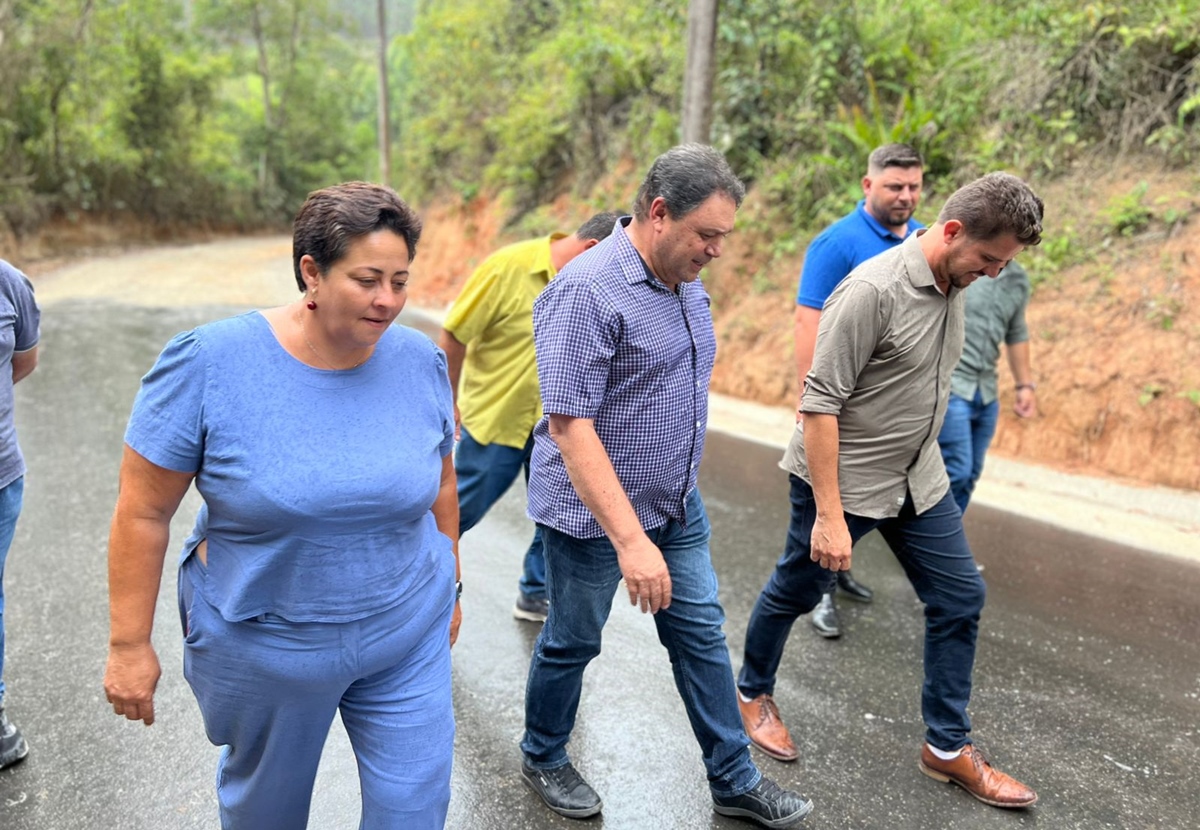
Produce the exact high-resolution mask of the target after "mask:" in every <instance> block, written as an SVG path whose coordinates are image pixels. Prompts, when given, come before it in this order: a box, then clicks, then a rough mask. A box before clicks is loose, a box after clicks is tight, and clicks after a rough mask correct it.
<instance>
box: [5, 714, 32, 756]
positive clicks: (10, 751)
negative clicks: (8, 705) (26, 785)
mask: <svg viewBox="0 0 1200 830" xmlns="http://www.w3.org/2000/svg"><path fill="white" fill-rule="evenodd" d="M28 754H29V745H28V744H27V743H25V739H24V738H23V737H21V730H20V729H17V727H16V724H14V723H12V722H11V721H9V719H8V715H6V714H4V710H3V709H0V769H4V768H5V767H11V766H12V765H13V764H15V763H17V762H18V761H20V760H21V759H22V758H24V757H25V756H26V755H28Z"/></svg>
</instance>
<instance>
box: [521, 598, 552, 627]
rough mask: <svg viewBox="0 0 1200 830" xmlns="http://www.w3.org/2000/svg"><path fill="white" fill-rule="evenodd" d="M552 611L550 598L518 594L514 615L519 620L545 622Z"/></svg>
mask: <svg viewBox="0 0 1200 830" xmlns="http://www.w3.org/2000/svg"><path fill="white" fill-rule="evenodd" d="M548 613H550V600H548V599H546V598H545V597H542V598H541V599H534V598H533V597H527V596H525V595H524V594H517V604H516V605H514V606H513V616H514V617H515V618H517V619H518V620H525V621H527V622H536V623H544V622H545V621H546V615H547V614H548Z"/></svg>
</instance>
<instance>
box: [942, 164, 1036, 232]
mask: <svg viewBox="0 0 1200 830" xmlns="http://www.w3.org/2000/svg"><path fill="white" fill-rule="evenodd" d="M1043 207H1044V206H1043V204H1042V200H1041V199H1039V198H1038V197H1037V194H1035V193H1034V192H1033V190H1031V189H1030V187H1029V185H1027V184H1025V182H1023V181H1021V180H1020V179H1019V178H1017V177H1016V176H1014V175H1012V174H1011V173H988V174H987V175H986V176H983V177H982V178H979V179H976V180H975V181H973V182H971V183H970V184H968V185H964V186H963V187H960V188H959V189H958V190H956V191H954V193H953V194H952V195H951V196H950V198H949V199H947V200H946V204H944V205H943V206H942V212H941V213H939V214H938V218H937V221H938V224H939V225H944V224H945V223H946V222H948V221H950V220H951V219H957V220H958V221H959V222H962V224H963V230H964V231H966V233H967V235H968V236H970V237H971V238H972V239H978V240H980V241H983V242H987V241H990V240H992V239H995V238H996V237H998V236H1003V235H1004V234H1012V235H1013V236H1015V237H1016V238H1017V241H1018V242H1020V243H1021V244H1022V245H1025V246H1029V245H1036V244H1038V243H1039V242H1041V241H1042V210H1043Z"/></svg>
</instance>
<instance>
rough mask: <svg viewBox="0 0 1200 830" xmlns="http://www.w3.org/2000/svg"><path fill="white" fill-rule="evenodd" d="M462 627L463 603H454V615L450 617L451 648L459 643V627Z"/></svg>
mask: <svg viewBox="0 0 1200 830" xmlns="http://www.w3.org/2000/svg"><path fill="white" fill-rule="evenodd" d="M460 625H462V603H461V602H458V601H456V602H455V603H454V613H452V614H451V615H450V647H451V648H454V644H455V643H456V642H457V641H458V627H459V626H460Z"/></svg>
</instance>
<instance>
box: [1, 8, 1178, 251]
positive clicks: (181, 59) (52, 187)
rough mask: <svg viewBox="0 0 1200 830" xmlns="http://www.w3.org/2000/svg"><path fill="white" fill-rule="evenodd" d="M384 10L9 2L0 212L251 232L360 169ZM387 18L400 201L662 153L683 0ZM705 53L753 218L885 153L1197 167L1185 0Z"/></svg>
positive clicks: (917, 13)
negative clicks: (1123, 158)
mask: <svg viewBox="0 0 1200 830" xmlns="http://www.w3.org/2000/svg"><path fill="white" fill-rule="evenodd" d="M373 7H374V3H368V2H366V0H0V48H3V54H4V60H3V61H0V150H2V154H0V218H2V220H3V221H4V222H6V223H7V224H8V226H9V227H10V228H11V229H13V230H15V231H16V232H22V231H24V230H27V229H29V228H32V227H35V226H36V225H38V224H39V223H40V222H42V221H44V219H45V218H46V217H47V216H49V215H52V214H54V213H62V212H74V211H83V212H97V213H106V214H108V213H113V212H119V211H127V212H132V213H135V214H137V215H138V216H140V217H143V218H147V219H151V220H156V221H162V222H211V223H219V224H226V225H228V224H247V225H248V224H256V223H262V222H272V221H279V220H281V219H285V218H286V217H288V216H289V215H290V214H291V212H292V211H293V210H294V208H295V206H296V205H297V203H298V202H299V200H300V199H302V198H303V196H304V194H305V193H306V192H307V191H308V190H311V189H312V188H315V187H319V186H321V185H324V184H328V183H331V182H333V181H337V180H343V179H348V178H362V177H370V176H372V175H374V173H375V171H376V170H377V166H376V162H375V147H376V138H377V137H376V122H375V109H376V101H375V95H376V77H375V63H376V57H375V51H374V50H375V41H374V30H373V26H374V16H373V14H372V13H371V10H372V9H373ZM389 9H390V14H391V18H390V20H391V26H392V30H393V31H395V32H403V34H400V35H398V36H397V37H396V38H395V39H394V40H393V46H392V49H391V52H390V58H389V61H390V64H389V75H390V82H391V83H390V86H391V89H392V91H393V95H394V98H395V101H394V102H393V112H394V113H395V118H394V124H393V125H392V129H393V133H394V135H393V138H394V140H395V147H396V158H395V162H394V164H393V170H394V171H395V172H394V173H393V179H394V180H393V182H392V184H394V185H396V186H397V187H398V188H400V189H401V191H402V192H404V193H405V195H407V196H409V197H410V198H413V199H415V200H417V201H424V202H429V201H431V200H433V199H434V198H444V197H445V196H451V197H453V198H461V199H470V198H473V197H474V196H476V195H477V194H480V193H487V194H497V195H502V196H503V197H504V198H505V200H506V203H507V204H509V205H511V206H512V208H513V211H514V213H515V214H516V216H517V217H518V218H519V217H520V216H522V215H525V214H528V213H529V212H530V211H534V210H536V209H537V207H538V206H539V205H542V204H544V203H546V202H547V201H549V200H551V199H553V198H555V197H557V196H559V195H561V194H563V193H573V194H574V195H576V196H579V197H582V198H589V197H594V196H596V195H597V191H596V188H597V186H598V185H601V186H603V187H606V188H610V187H611V185H610V184H604V182H606V181H608V182H611V180H612V178H613V177H614V176H616V177H621V176H624V177H625V178H629V177H633V176H636V175H637V174H638V173H639V172H640V170H641V168H642V166H643V164H644V162H645V161H646V160H647V159H649V158H651V157H652V156H653V155H655V154H656V153H658V152H660V151H662V150H663V149H665V148H666V147H668V146H670V145H671V144H672V143H674V142H675V141H676V137H677V134H678V115H677V111H678V108H679V101H680V97H681V90H682V75H683V66H684V43H685V37H684V35H685V30H686V3H683V2H679V0H643V2H640V3H631V2H628V0H587V2H585V0H420V2H418V0H390V2H389ZM717 49H718V59H719V68H718V77H717V83H716V100H715V102H714V116H715V117H714V125H713V133H712V136H713V139H712V140H713V143H714V144H716V145H717V146H718V147H719V148H720V149H722V150H723V151H724V152H725V153H726V154H727V155H728V157H729V158H730V160H731V162H732V163H733V164H734V166H735V169H736V170H737V171H738V172H739V173H740V174H741V175H742V176H743V177H745V178H746V179H747V180H749V181H751V182H752V183H754V184H755V185H756V196H755V201H756V203H757V204H756V205H755V209H754V216H755V217H756V221H758V222H760V223H762V224H763V225H764V226H765V225H771V226H774V227H779V226H781V225H783V226H790V227H792V228H795V229H796V230H798V231H807V230H810V229H812V228H816V227H818V226H820V225H822V224H824V223H825V222H827V221H829V220H830V219H832V218H834V217H836V216H838V215H840V214H841V213H842V212H844V210H845V206H846V204H847V203H848V202H850V201H852V200H853V199H854V198H856V197H857V187H858V185H857V182H858V180H859V177H860V176H861V174H862V166H863V158H864V156H865V155H866V153H867V152H868V151H869V150H870V149H871V148H872V147H874V146H876V145H878V144H880V143H883V142H886V141H907V142H911V143H913V144H915V145H916V146H917V147H918V148H919V149H920V150H921V151H922V152H923V154H924V155H925V157H926V159H927V161H928V182H929V189H930V191H931V193H930V197H931V199H930V204H931V205H936V201H937V198H938V194H939V193H940V194H943V195H944V194H945V193H947V192H948V191H949V190H950V189H951V188H952V187H954V186H955V185H957V184H959V183H961V182H962V181H964V180H966V179H968V178H971V177H973V176H975V175H977V174H979V173H981V172H983V171H986V170H990V169H996V168H1007V169H1011V170H1014V171H1016V172H1018V173H1022V174H1025V175H1030V176H1035V177H1038V176H1052V175H1056V174H1058V173H1060V172H1063V171H1065V170H1067V169H1070V168H1072V167H1073V166H1079V165H1097V164H1104V165H1106V166H1107V165H1108V164H1110V161H1111V158H1112V157H1114V156H1118V155H1121V154H1135V153H1137V154H1142V153H1149V154H1152V155H1156V156H1157V157H1158V158H1160V159H1161V160H1162V162H1163V163H1165V164H1174V165H1191V164H1194V163H1195V162H1196V161H1197V160H1200V133H1198V131H1197V129H1196V121H1197V118H1198V117H1200V69H1198V65H1200V0H1165V2H1156V3H1149V2H1135V3H1128V4H1121V3H1119V2H1116V0H1104V2H1093V3H1083V4H1080V3H1079V2H1078V0H1032V1H1031V0H1019V1H1018V0H996V2H993V3H990V4H982V5H981V4H979V3H977V2H976V0H944V2H941V3H933V4H930V3H927V2H920V1H919V0H886V2H885V0H856V2H854V3H845V2H843V0H808V2H803V3H797V2H790V1H789V0H724V2H723V3H722V5H721V12H720V30H719V33H718V42H717ZM629 160H632V161H633V162H634V164H633V165H632V166H631V165H628V164H626V165H625V166H624V167H622V166H621V164H622V162H627V161H629ZM630 170H632V171H633V172H630ZM605 192H611V191H605ZM604 198H607V196H605V197H604ZM1151 215H1152V211H1151V208H1149V207H1147V206H1146V205H1145V204H1144V203H1143V202H1142V200H1141V197H1140V195H1137V194H1130V199H1129V200H1124V201H1121V203H1120V204H1114V205H1112V206H1111V207H1110V213H1109V214H1108V216H1107V221H1108V223H1109V227H1110V228H1111V229H1113V230H1115V232H1117V233H1119V234H1132V233H1136V232H1137V231H1138V229H1139V228H1140V227H1144V225H1145V223H1147V222H1149V221H1150V217H1151ZM1158 218H1160V219H1162V220H1163V221H1164V222H1166V223H1167V224H1171V223H1172V221H1173V220H1172V218H1171V217H1168V216H1167V215H1166V214H1165V213H1164V214H1163V215H1162V216H1161V217H1158ZM1071 239H1072V234H1071V233H1064V235H1063V236H1062V240H1066V241H1059V242H1057V243H1056V242H1055V241H1054V240H1051V239H1048V240H1047V246H1046V247H1047V251H1048V252H1049V253H1048V254H1047V255H1046V256H1045V259H1046V261H1047V262H1049V263H1051V265H1052V266H1053V267H1055V268H1057V267H1062V266H1063V265H1065V264H1069V263H1070V262H1072V261H1073V260H1074V259H1075V258H1077V257H1078V256H1080V255H1079V254H1078V253H1077V252H1075V251H1072V250H1071V247H1072V246H1071V245H1070V241H1069V240H1071ZM777 254H778V255H780V256H783V255H786V252H785V251H779V252H777Z"/></svg>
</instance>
